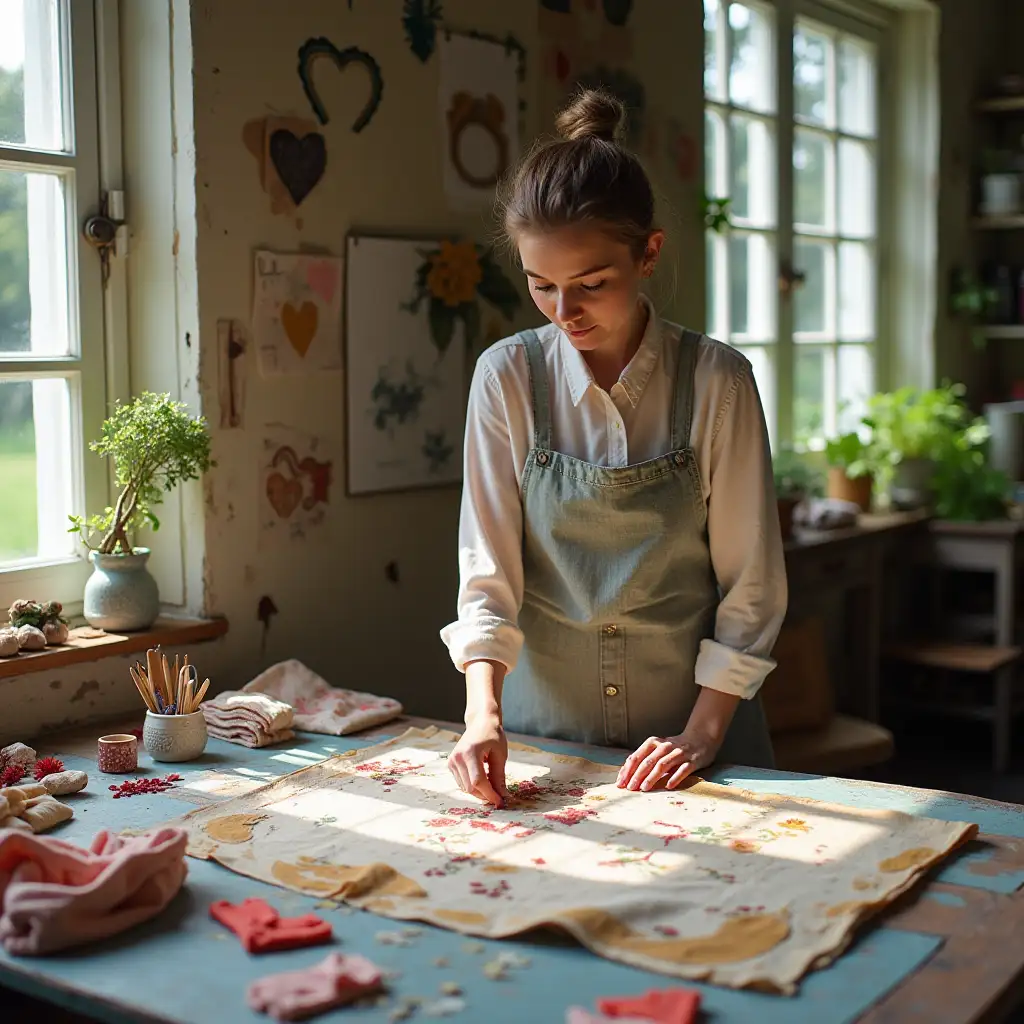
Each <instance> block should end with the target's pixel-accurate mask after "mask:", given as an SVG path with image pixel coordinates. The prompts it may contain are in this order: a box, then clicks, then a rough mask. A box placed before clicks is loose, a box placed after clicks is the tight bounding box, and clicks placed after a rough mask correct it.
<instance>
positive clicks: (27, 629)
mask: <svg viewBox="0 0 1024 1024" xmlns="http://www.w3.org/2000/svg"><path fill="white" fill-rule="evenodd" d="M15 632H16V633H17V634H18V645H19V646H20V647H21V649H22V650H23V651H41V650H42V649H43V648H44V647H45V646H46V636H45V634H44V633H43V631H42V630H41V629H36V627H35V626H19V627H18V628H17V630H16V631H15Z"/></svg>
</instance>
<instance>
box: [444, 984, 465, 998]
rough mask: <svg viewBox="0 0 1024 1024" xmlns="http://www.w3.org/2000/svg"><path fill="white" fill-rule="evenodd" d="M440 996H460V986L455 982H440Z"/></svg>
mask: <svg viewBox="0 0 1024 1024" xmlns="http://www.w3.org/2000/svg"><path fill="white" fill-rule="evenodd" d="M441 995H443V996H461V995H462V986H461V985H460V984H459V983H458V982H457V981H442V982H441Z"/></svg>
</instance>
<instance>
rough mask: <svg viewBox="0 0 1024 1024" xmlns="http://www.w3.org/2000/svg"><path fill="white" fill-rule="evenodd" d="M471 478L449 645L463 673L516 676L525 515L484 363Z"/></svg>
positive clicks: (473, 414) (472, 400) (478, 380)
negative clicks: (499, 668) (480, 666)
mask: <svg viewBox="0 0 1024 1024" xmlns="http://www.w3.org/2000/svg"><path fill="white" fill-rule="evenodd" d="M463 479H464V481H465V482H464V483H463V487H462V509H461V512H460V516H459V594H458V618H457V619H456V621H455V622H452V623H450V624H449V625H447V626H445V627H444V629H442V630H441V639H442V640H443V641H444V643H445V645H446V646H447V647H448V652H449V654H450V655H451V659H452V661H453V662H454V663H455V667H456V668H458V669H459V671H460V672H465V670H466V663H467V662H470V661H475V660H482V659H487V660H490V661H497V662H501V663H502V664H503V665H505V666H506V668H507V669H509V670H510V671H511V670H512V669H513V668H515V664H516V661H517V659H518V657H519V652H520V650H521V649H522V645H523V634H522V632H521V630H520V629H519V627H518V624H517V623H518V618H519V609H520V607H521V605H522V600H523V554H522V536H523V510H522V503H521V501H520V497H519V483H518V476H517V474H516V471H515V465H514V462H513V457H512V442H511V435H510V432H509V424H508V422H507V418H506V413H505V408H504V403H503V401H502V396H501V389H500V385H499V382H498V380H497V378H496V376H495V375H494V374H493V373H492V372H491V371H490V370H489V369H488V368H487V366H486V364H485V362H484V360H482V359H481V360H480V361H478V362H477V365H476V370H475V372H474V374H473V382H472V384H471V386H470V392H469V403H468V407H467V413H466V440H465V453H464V469H463Z"/></svg>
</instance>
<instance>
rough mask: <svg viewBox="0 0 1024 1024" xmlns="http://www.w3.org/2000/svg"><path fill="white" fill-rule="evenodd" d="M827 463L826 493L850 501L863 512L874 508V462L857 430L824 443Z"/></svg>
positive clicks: (831, 496)
mask: <svg viewBox="0 0 1024 1024" xmlns="http://www.w3.org/2000/svg"><path fill="white" fill-rule="evenodd" d="M825 459H826V460H827V462H828V484H827V491H826V493H827V494H828V496H829V497H830V498H838V499H839V500H841V501H851V502H853V503H854V504H855V505H858V506H860V509H861V511H862V512H870V511H871V487H872V483H873V481H872V477H871V462H870V452H869V449H868V446H867V445H866V444H865V443H864V442H863V441H862V440H861V439H860V435H859V434H856V433H853V432H851V433H849V434H843V435H841V436H840V437H836V438H833V439H832V440H830V441H827V442H826V443H825Z"/></svg>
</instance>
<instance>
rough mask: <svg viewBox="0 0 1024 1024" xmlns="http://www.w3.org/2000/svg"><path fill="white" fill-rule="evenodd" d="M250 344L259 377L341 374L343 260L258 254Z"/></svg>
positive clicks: (295, 255)
mask: <svg viewBox="0 0 1024 1024" xmlns="http://www.w3.org/2000/svg"><path fill="white" fill-rule="evenodd" d="M252 320H253V343H254V344H255V346H256V352H257V355H258V357H259V365H260V373H261V374H263V376H265V377H266V376H273V375H276V374H283V373H309V372H315V371H317V370H340V369H341V259H340V258H339V257H337V256H315V255H305V254H301V253H288V254H286V253H274V252H267V251H262V250H261V251H258V252H257V253H256V259H255V286H254V291H253V317H252Z"/></svg>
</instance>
